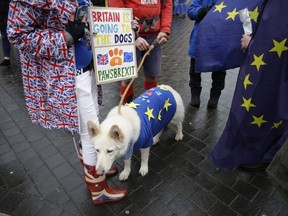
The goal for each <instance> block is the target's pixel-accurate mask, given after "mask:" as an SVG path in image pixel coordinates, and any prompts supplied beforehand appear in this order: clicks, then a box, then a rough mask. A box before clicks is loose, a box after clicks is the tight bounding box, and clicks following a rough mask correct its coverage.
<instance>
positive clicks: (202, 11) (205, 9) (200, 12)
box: [197, 4, 214, 21]
mask: <svg viewBox="0 0 288 216" xmlns="http://www.w3.org/2000/svg"><path fill="white" fill-rule="evenodd" d="M213 5H214V4H212V5H210V6H206V7H202V8H200V9H199V10H198V14H197V16H198V19H199V21H201V20H202V19H203V18H204V17H205V16H206V14H207V13H208V12H209V10H210V9H211V8H212V7H213Z"/></svg>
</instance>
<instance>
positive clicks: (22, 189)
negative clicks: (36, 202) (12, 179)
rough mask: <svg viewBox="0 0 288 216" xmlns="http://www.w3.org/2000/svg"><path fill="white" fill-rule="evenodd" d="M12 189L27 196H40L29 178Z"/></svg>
mask: <svg viewBox="0 0 288 216" xmlns="http://www.w3.org/2000/svg"><path fill="white" fill-rule="evenodd" d="M13 190H15V191H17V192H19V193H21V194H25V195H29V196H33V197H38V198H40V197H41V196H40V194H39V192H38V190H37V189H36V187H35V185H34V183H33V182H32V181H31V180H26V181H25V182H24V183H22V184H20V185H19V186H18V187H16V188H14V189H13Z"/></svg>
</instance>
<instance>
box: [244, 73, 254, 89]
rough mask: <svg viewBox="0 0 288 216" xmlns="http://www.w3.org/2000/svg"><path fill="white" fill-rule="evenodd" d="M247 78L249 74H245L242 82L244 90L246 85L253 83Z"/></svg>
mask: <svg viewBox="0 0 288 216" xmlns="http://www.w3.org/2000/svg"><path fill="white" fill-rule="evenodd" d="M249 78H250V74H247V75H246V76H245V79H244V82H243V84H244V89H245V90H246V88H247V86H248V85H253V83H252V82H251V81H250V80H249Z"/></svg>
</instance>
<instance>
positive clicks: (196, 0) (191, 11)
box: [187, 0, 202, 22]
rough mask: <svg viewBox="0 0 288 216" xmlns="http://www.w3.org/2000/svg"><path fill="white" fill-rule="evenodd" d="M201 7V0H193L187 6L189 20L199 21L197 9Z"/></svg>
mask: <svg viewBox="0 0 288 216" xmlns="http://www.w3.org/2000/svg"><path fill="white" fill-rule="evenodd" d="M201 8H202V0H193V1H192V3H191V5H190V6H189V7H188V10H187V15H188V17H189V18H190V19H191V20H195V21H197V22H200V19H199V17H198V11H199V10H200V9H201Z"/></svg>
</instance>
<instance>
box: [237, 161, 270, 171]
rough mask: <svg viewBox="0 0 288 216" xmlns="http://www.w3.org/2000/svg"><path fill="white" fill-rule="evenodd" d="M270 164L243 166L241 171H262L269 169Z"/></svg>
mask: <svg viewBox="0 0 288 216" xmlns="http://www.w3.org/2000/svg"><path fill="white" fill-rule="evenodd" d="M268 165H269V163H258V164H241V165H240V166H239V168H240V169H242V170H245V171H262V170H265V169H266V168H267V167H268Z"/></svg>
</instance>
